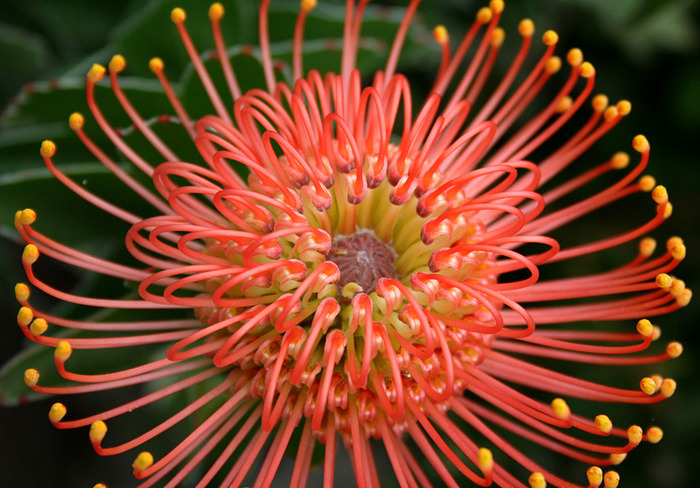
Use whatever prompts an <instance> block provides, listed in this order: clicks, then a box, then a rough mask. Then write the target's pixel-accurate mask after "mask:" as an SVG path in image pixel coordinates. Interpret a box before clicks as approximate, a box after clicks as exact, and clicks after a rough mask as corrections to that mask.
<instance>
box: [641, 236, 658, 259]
mask: <svg viewBox="0 0 700 488" xmlns="http://www.w3.org/2000/svg"><path fill="white" fill-rule="evenodd" d="M654 251H656V239H654V238H653V237H645V238H644V239H642V240H641V241H639V254H641V255H642V256H644V257H647V258H648V257H649V256H651V255H652V254H654Z"/></svg>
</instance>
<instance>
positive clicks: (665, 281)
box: [654, 273, 673, 288]
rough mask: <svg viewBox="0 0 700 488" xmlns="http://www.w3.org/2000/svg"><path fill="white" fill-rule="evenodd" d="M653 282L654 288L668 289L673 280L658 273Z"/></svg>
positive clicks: (664, 274)
mask: <svg viewBox="0 0 700 488" xmlns="http://www.w3.org/2000/svg"><path fill="white" fill-rule="evenodd" d="M654 281H656V286H658V287H659V288H670V287H671V284H672V283H673V278H671V277H670V276H669V275H667V274H666V273H659V274H657V275H656V278H655V280H654Z"/></svg>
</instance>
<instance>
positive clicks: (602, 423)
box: [594, 414, 613, 434]
mask: <svg viewBox="0 0 700 488" xmlns="http://www.w3.org/2000/svg"><path fill="white" fill-rule="evenodd" d="M594 422H595V426H596V427H598V430H600V431H601V432H602V433H604V434H609V433H610V432H612V428H613V423H612V421H611V420H610V417H608V416H607V415H602V414H601V415H598V416H596V418H595V420H594Z"/></svg>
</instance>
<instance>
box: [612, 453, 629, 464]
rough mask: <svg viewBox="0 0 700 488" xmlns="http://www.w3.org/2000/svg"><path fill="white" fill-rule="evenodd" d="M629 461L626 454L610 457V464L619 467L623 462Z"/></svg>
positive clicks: (616, 454)
mask: <svg viewBox="0 0 700 488" xmlns="http://www.w3.org/2000/svg"><path fill="white" fill-rule="evenodd" d="M625 459H627V453H626V452H615V453H613V454H611V455H610V463H611V464H613V465H615V466H618V465H620V464H622V461H624V460H625Z"/></svg>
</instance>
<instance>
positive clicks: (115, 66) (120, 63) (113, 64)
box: [109, 54, 126, 73]
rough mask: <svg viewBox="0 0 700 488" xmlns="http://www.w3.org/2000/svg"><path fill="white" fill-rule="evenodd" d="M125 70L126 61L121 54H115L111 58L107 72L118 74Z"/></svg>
mask: <svg viewBox="0 0 700 488" xmlns="http://www.w3.org/2000/svg"><path fill="white" fill-rule="evenodd" d="M124 68H126V59H125V58H124V56H122V55H121V54H115V55H114V56H112V59H111V61H110V62H109V72H110V73H120V72H122V71H124Z"/></svg>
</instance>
